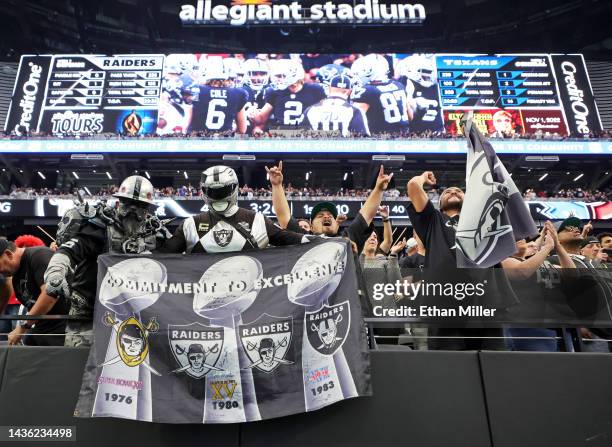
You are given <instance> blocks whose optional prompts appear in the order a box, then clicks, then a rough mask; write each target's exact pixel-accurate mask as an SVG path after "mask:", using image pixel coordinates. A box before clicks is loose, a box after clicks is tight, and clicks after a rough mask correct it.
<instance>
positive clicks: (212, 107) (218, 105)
mask: <svg viewBox="0 0 612 447" xmlns="http://www.w3.org/2000/svg"><path fill="white" fill-rule="evenodd" d="M224 108H227V101H226V100H225V99H220V98H215V99H211V100H210V102H209V103H208V112H207V113H206V128H207V129H211V130H217V129H221V128H222V127H223V123H224V122H225V112H223V111H222V110H218V109H224Z"/></svg>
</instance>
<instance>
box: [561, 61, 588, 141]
mask: <svg viewBox="0 0 612 447" xmlns="http://www.w3.org/2000/svg"><path fill="white" fill-rule="evenodd" d="M561 70H562V71H563V74H564V77H563V80H564V81H565V88H566V89H567V93H568V95H569V99H570V102H571V105H572V113H573V114H574V122H575V123H576V128H577V129H578V132H580V133H581V134H583V135H587V134H589V133H591V129H590V128H589V122H588V120H587V117H588V116H589V108H588V107H587V105H586V104H585V103H584V99H583V98H584V92H583V91H582V90H580V89H579V88H578V86H577V85H576V76H575V75H576V71H577V69H576V66H575V65H574V64H572V63H571V62H569V61H564V62H562V63H561Z"/></svg>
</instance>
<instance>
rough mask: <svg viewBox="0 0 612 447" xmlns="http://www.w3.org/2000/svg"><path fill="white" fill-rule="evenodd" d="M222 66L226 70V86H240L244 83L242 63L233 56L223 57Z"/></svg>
mask: <svg viewBox="0 0 612 447" xmlns="http://www.w3.org/2000/svg"><path fill="white" fill-rule="evenodd" d="M223 66H224V67H225V71H226V72H227V81H226V83H225V86H226V87H242V85H243V83H244V64H243V63H242V61H241V60H240V59H238V58H235V57H226V58H225V59H223Z"/></svg>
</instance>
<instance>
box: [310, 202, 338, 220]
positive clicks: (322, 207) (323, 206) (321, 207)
mask: <svg viewBox="0 0 612 447" xmlns="http://www.w3.org/2000/svg"><path fill="white" fill-rule="evenodd" d="M321 211H329V212H330V213H332V216H334V219H335V218H336V217H338V208H336V205H334V204H333V203H331V202H319V203H317V204H316V205H315V206H314V207H313V208H312V212H311V213H310V220H314V218H315V217H316V215H317V214H319V213H320V212H321Z"/></svg>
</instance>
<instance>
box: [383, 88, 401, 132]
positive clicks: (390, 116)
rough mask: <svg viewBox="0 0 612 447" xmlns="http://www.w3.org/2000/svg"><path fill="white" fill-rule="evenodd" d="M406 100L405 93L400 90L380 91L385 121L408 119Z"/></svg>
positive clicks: (394, 121)
mask: <svg viewBox="0 0 612 447" xmlns="http://www.w3.org/2000/svg"><path fill="white" fill-rule="evenodd" d="M406 102H407V101H406V93H405V92H404V91H402V90H396V91H394V92H385V93H381V94H380V104H381V105H382V106H383V113H384V115H385V121H386V122H387V123H389V124H393V123H399V122H400V121H408V111H407V109H406Z"/></svg>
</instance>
